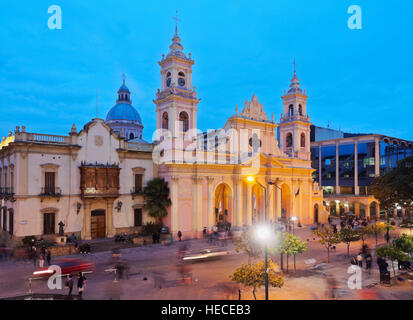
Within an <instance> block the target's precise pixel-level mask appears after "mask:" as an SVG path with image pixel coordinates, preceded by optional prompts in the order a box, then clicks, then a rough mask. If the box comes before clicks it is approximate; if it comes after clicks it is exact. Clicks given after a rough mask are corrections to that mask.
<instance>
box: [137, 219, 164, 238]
mask: <svg viewBox="0 0 413 320" xmlns="http://www.w3.org/2000/svg"><path fill="white" fill-rule="evenodd" d="M161 228H162V224H160V223H156V222H148V223H147V224H146V225H145V226H144V227H143V230H142V235H143V236H150V235H152V234H153V233H158V232H160V230H161Z"/></svg>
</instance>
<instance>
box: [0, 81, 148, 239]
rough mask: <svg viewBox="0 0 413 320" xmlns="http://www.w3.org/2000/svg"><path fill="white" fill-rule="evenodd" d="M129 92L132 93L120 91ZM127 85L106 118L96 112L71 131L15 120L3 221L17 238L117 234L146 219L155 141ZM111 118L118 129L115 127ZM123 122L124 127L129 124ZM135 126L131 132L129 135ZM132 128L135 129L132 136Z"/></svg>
mask: <svg viewBox="0 0 413 320" xmlns="http://www.w3.org/2000/svg"><path fill="white" fill-rule="evenodd" d="M121 94H125V97H123V96H122V97H121V96H120V95H121ZM119 100H128V101H130V98H129V90H128V89H127V87H126V86H125V84H123V85H122V87H121V89H120V90H119V99H118V101H117V105H116V106H114V107H113V108H112V109H111V110H110V112H109V113H108V119H109V121H107V122H108V123H109V124H107V123H105V122H104V120H102V119H93V120H92V121H91V122H89V123H87V124H86V125H85V126H84V128H83V129H82V130H80V131H79V132H77V130H76V128H75V126H74V125H73V127H72V129H71V131H70V133H69V135H68V136H56V135H48V134H37V133H29V132H26V129H25V127H22V129H21V130H20V128H19V127H16V130H15V132H14V134H12V133H9V137H7V138H5V139H4V140H3V141H2V142H1V144H0V177H1V179H0V195H1V219H0V222H1V227H2V228H3V230H4V231H6V232H8V233H10V234H13V235H14V237H15V238H21V237H24V236H28V235H44V236H46V237H47V235H53V236H54V235H55V234H56V233H57V232H58V224H59V222H60V221H62V222H63V223H64V224H65V227H64V231H65V233H66V234H69V235H70V234H72V233H75V234H76V235H77V236H81V238H82V239H90V238H94V237H105V236H113V235H115V234H116V233H119V232H123V231H128V232H129V231H131V230H133V229H134V228H135V227H139V226H141V225H143V224H145V223H146V221H147V220H148V217H147V216H146V215H145V214H144V213H143V212H142V207H143V196H142V188H143V186H144V185H145V183H146V182H147V181H148V180H151V179H152V178H153V176H154V175H155V174H156V173H155V172H154V166H153V162H152V149H153V145H152V144H149V143H146V142H145V141H143V140H142V139H141V138H142V129H143V126H142V123H141V121H140V117H139V114H138V112H137V110H136V109H134V108H133V106H132V105H131V104H130V103H129V102H128V101H126V102H125V101H119ZM111 125H112V126H114V128H111ZM122 125H123V127H122ZM124 130H128V134H129V135H128V138H132V140H126V139H125V137H124V133H123V131H124ZM132 135H133V136H132Z"/></svg>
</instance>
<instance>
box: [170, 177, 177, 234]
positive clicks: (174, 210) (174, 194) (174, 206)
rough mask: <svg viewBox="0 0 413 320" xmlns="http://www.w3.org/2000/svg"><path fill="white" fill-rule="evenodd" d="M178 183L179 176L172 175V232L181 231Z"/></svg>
mask: <svg viewBox="0 0 413 320" xmlns="http://www.w3.org/2000/svg"><path fill="white" fill-rule="evenodd" d="M178 184H179V177H178V176H172V188H171V191H172V206H171V228H172V230H171V232H172V234H174V233H176V232H178V231H179V211H178V210H179V201H178Z"/></svg>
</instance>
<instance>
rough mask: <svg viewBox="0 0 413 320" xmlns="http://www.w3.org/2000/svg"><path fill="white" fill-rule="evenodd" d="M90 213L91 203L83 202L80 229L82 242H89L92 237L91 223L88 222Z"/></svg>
mask: <svg viewBox="0 0 413 320" xmlns="http://www.w3.org/2000/svg"><path fill="white" fill-rule="evenodd" d="M91 211H92V203H91V202H84V203H83V227H82V235H81V237H82V239H83V240H91V239H92V236H91V234H90V228H91V225H90V224H91V222H90V219H91V218H90V215H91Z"/></svg>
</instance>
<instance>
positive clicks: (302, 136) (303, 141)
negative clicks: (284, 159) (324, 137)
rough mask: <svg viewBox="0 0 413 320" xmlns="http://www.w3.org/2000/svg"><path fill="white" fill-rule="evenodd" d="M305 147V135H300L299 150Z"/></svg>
mask: <svg viewBox="0 0 413 320" xmlns="http://www.w3.org/2000/svg"><path fill="white" fill-rule="evenodd" d="M304 147H305V133H302V134H301V148H304Z"/></svg>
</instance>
